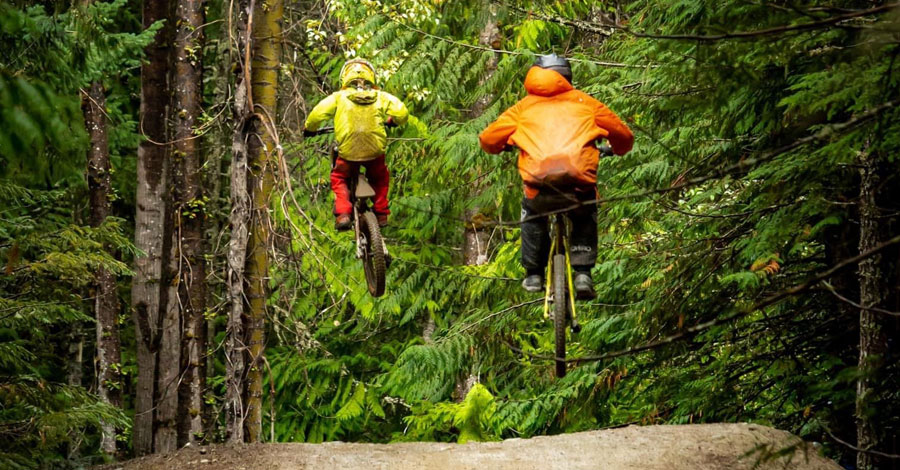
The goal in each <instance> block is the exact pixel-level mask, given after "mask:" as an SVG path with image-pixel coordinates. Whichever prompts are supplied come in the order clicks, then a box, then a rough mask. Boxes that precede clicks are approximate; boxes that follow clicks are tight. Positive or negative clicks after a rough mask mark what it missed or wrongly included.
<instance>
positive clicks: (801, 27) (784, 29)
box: [504, 3, 900, 42]
mask: <svg viewBox="0 0 900 470" xmlns="http://www.w3.org/2000/svg"><path fill="white" fill-rule="evenodd" d="M504 6H507V7H508V8H510V9H512V10H515V11H518V12H520V13H525V14H527V15H530V16H534V17H535V18H538V19H540V20H542V21H549V22H551V23H557V24H561V25H564V26H572V27H574V28H577V29H581V30H583V31H587V32H590V33H594V34H599V35H602V36H609V35H610V34H611V33H610V31H609V30H607V29H602V28H598V27H597V26H595V25H594V24H593V23H590V22H585V21H577V20H573V19H570V18H564V17H561V16H549V15H544V14H540V13H534V12H530V11H526V10H524V9H521V8H518V7H513V6H508V5H504ZM898 6H900V3H888V4H885V5H881V6H878V7H874V8H870V9H868V10H857V11H853V12H851V13H845V14H843V15H835V16H832V17H830V18H825V19H822V20H819V21H813V22H810V23H802V24H795V25H783V26H775V27H771V28H765V29H758V30H753V31H736V32H733V33H722V34H712V35H697V34H652V33H644V32H640V31H634V30H632V29H631V28H629V27H627V26H623V25H620V24H604V25H603V26H605V27H608V28H610V29H616V30H619V31H622V32H624V33H627V34H630V35H632V36H634V37H638V38H647V39H674V40H688V41H701V42H703V41H720V40H724V39H748V38H756V37H760V36H768V35H773V34H782V33H789V32H795V31H798V32H799V31H809V30H814V29H819V28H823V27H826V26H831V25H834V24H837V23H840V22H842V21H846V20H850V19H853V18H859V17H862V16H869V15H875V14H878V13H884V12H886V11H888V10H890V9H892V8H895V7H898Z"/></svg>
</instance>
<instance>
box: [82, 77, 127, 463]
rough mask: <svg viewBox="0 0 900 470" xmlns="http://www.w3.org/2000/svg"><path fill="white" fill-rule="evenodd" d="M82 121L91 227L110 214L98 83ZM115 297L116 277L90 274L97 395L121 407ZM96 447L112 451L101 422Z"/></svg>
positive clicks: (109, 428) (109, 430)
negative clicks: (86, 145)
mask: <svg viewBox="0 0 900 470" xmlns="http://www.w3.org/2000/svg"><path fill="white" fill-rule="evenodd" d="M82 111H83V112H84V124H85V127H86V128H87V131H88V135H89V136H90V145H91V146H90V148H89V149H88V153H87V181H88V191H89V193H90V207H91V220H90V222H91V227H99V226H101V225H103V223H104V222H105V221H106V218H107V217H108V216H109V214H110V209H111V203H110V201H111V200H112V194H113V193H112V184H111V182H110V176H109V171H110V164H109V143H108V138H107V122H106V94H105V92H104V90H103V85H101V84H100V83H99V82H94V83H92V84H91V88H90V90H89V91H87V92H85V96H84V97H83V99H82ZM118 314H119V297H118V295H117V294H116V277H115V275H114V274H113V273H111V272H109V271H107V270H105V269H102V268H101V269H99V270H98V271H97V273H96V274H95V275H94V315H95V318H96V326H97V329H96V331H97V357H96V361H97V362H96V364H97V394H98V395H100V400H101V401H103V402H104V403H107V404H110V405H113V406H116V407H121V406H122V397H121V389H122V387H121V382H120V380H119V379H120V378H119V371H120V366H121V346H120V344H119V326H118ZM101 428H102V429H101V431H102V437H101V441H100V449H101V450H102V451H103V452H104V453H106V454H109V455H114V454H115V453H116V430H115V427H114V426H113V425H112V424H109V423H103V425H102V426H101Z"/></svg>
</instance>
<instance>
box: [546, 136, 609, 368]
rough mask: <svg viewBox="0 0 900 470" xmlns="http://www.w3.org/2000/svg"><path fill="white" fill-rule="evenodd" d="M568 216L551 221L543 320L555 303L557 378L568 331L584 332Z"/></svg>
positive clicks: (604, 148)
mask: <svg viewBox="0 0 900 470" xmlns="http://www.w3.org/2000/svg"><path fill="white" fill-rule="evenodd" d="M598 149H599V150H600V153H601V155H603V156H610V155H612V154H613V153H612V148H610V147H609V146H607V145H600V146H599V147H598ZM566 212H567V211H565V210H562V211H557V212H556V213H554V214H553V217H552V218H550V257H549V259H548V260H547V271H546V273H545V274H546V275H545V277H544V279H548V280H549V282H547V287H546V290H545V292H544V318H549V317H550V303H551V302H552V303H553V330H554V346H555V351H554V352H555V354H554V356H553V359H554V362H555V365H556V377H557V378H563V377H565V376H566V328H569V329H571V330H572V333H575V334H577V333H578V332H580V331H581V325H580V324H579V323H578V317H577V315H576V313H575V286H574V283H573V281H572V261H571V256H570V253H569V235H570V232H571V230H572V225H571V221H570V220H569V218H568V216H567V215H566ZM551 299H552V300H551Z"/></svg>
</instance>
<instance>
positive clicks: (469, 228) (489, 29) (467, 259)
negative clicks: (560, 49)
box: [463, 2, 502, 266]
mask: <svg viewBox="0 0 900 470" xmlns="http://www.w3.org/2000/svg"><path fill="white" fill-rule="evenodd" d="M482 8H483V9H485V10H487V11H488V12H489V16H488V19H487V21H486V22H485V24H484V27H482V29H481V33H480V34H479V35H478V44H479V45H481V46H484V47H490V48H494V49H499V48H500V46H501V40H502V36H501V35H500V28H499V27H498V25H497V12H496V11H495V8H496V7H494V6H493V5H491V4H490V2H484V3H483V4H482ZM499 64H500V53H497V52H495V53H494V54H493V56H492V57H491V59H490V62H488V64H487V68H486V70H485V74H484V76H483V77H482V78H481V80H479V82H478V84H479V85H483V84H484V83H485V82H487V81H488V80H490V79H491V77H492V76H493V75H494V72H495V71H496V70H497V66H498V65H499ZM493 100H494V94H493V93H487V94H485V95H484V96H482V97H480V98H478V100H476V101H475V103H474V104H473V105H472V109H470V110H469V116H470V117H471V118H473V119H474V118H477V117H479V116H481V115H482V114H484V111H485V110H486V109H487V107H488V106H489V105H490V104H491V101H493ZM481 171H482V170H481V167H476V168H475V171H474V174H475V175H476V176H477V175H479V174H481ZM483 187H484V184H483V183H482V182H481V181H480V180H479V181H476V182H475V188H474V194H479V193H481V191H482V188H483ZM488 222H490V219H489V218H488V217H486V216H485V215H484V214H483V213H482V211H481V208H480V207H475V208H473V209H471V210H469V211H467V212H466V222H465V224H466V225H465V241H464V243H463V262H464V263H465V264H466V265H467V266H477V265H481V264H485V263H487V262H488V251H489V248H490V247H489V246H488V245H489V244H490V239H491V233H490V232H489V231H488V230H486V228H488V227H490V226H491V225H492V224H490V223H488Z"/></svg>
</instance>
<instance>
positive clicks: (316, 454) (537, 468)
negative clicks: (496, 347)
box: [107, 424, 840, 470]
mask: <svg viewBox="0 0 900 470" xmlns="http://www.w3.org/2000/svg"><path fill="white" fill-rule="evenodd" d="M783 449H793V452H787V455H780V454H781V452H779V451H781V450H783ZM204 450H205V451H206V452H204V453H203V454H201V451H200V449H198V448H196V447H195V448H187V449H182V450H181V451H179V452H178V453H176V454H174V455H171V454H170V455H156V456H152V457H149V458H143V459H140V460H133V461H130V462H125V463H124V467H125V470H172V469H176V468H185V467H187V465H186V464H187V463H188V462H192V461H193V462H196V461H197V460H199V459H198V457H200V455H204V456H205V457H206V459H204V460H206V462H204V465H203V466H202V468H204V469H209V470H225V469H235V470H238V469H245V470H256V469H267V470H301V469H322V470H326V469H341V470H350V469H360V470H420V469H421V470H426V469H427V470H450V469H453V470H486V469H491V470H532V469H533V470H556V469H559V470H563V469H566V470H581V469H592V470H601V469H602V470H639V469H640V470H682V469H683V470H695V469H703V470H751V469H759V470H775V469H792V470H840V467H839V466H838V465H837V464H836V463H834V462H833V461H831V460H828V459H826V458H824V457H821V456H819V455H818V454H817V453H816V451H815V450H814V449H813V447H812V446H811V445H809V444H807V443H806V442H804V441H803V440H801V439H799V438H798V437H796V436H793V435H791V434H789V433H787V432H784V431H778V430H775V429H772V428H767V427H765V426H758V425H755V424H699V425H690V426H630V427H627V428H621V429H610V430H604V431H590V432H580V433H573V434H561V435H556V436H542V437H535V438H532V439H509V440H506V441H502V442H480V443H470V444H447V443H436V442H414V443H397V444H354V443H346V442H328V443H324V444H290V443H284V444H254V445H244V446H210V447H208V448H206V449H204ZM207 459H209V460H207ZM122 465H123V464H121V463H120V464H118V465H117V467H121V466H122ZM198 467H199V466H198ZM107 468H110V469H111V468H113V467H107Z"/></svg>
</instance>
